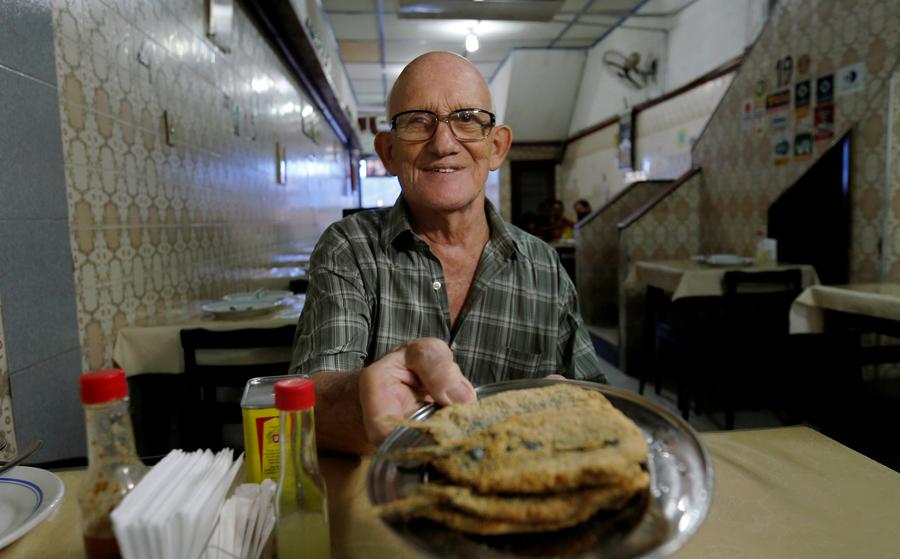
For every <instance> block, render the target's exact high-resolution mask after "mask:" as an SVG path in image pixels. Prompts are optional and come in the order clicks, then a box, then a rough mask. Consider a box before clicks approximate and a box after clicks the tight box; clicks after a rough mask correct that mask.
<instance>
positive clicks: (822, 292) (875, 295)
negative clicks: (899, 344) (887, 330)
mask: <svg viewBox="0 0 900 559" xmlns="http://www.w3.org/2000/svg"><path fill="white" fill-rule="evenodd" d="M826 310H831V311H840V312H845V313H852V314H859V315H864V316H869V317H872V318H881V319H886V320H897V321H900V284H898V283H851V284H845V285H813V286H810V287H808V288H807V289H806V290H804V291H803V293H801V294H800V296H799V297H797V299H796V300H795V301H794V304H793V305H792V306H791V332H792V333H798V334H799V333H820V332H823V331H824V311H826Z"/></svg>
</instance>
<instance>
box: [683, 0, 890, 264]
mask: <svg viewBox="0 0 900 559" xmlns="http://www.w3.org/2000/svg"><path fill="white" fill-rule="evenodd" d="M802 55H808V57H809V59H808V60H809V69H808V71H807V73H806V75H805V76H800V75H799V74H800V72H801V69H802V65H801V64H799V62H800V59H801V56H802ZM898 55H900V0H858V1H855V2H843V1H838V0H802V1H801V0H784V1H782V2H779V3H778V4H777V8H776V11H775V13H774V14H773V16H772V18H771V19H770V20H769V23H768V24H767V26H766V28H765V29H764V30H763V32H762V34H761V35H760V38H759V39H758V41H757V43H756V44H755V45H754V46H753V48H752V49H751V51H750V52H749V54H748V55H747V56H746V58H745V61H744V63H743V65H742V67H741V70H740V72H739V74H738V76H737V77H736V78H735V80H734V82H733V83H732V86H731V88H730V89H729V90H728V92H727V93H726V95H725V97H724V98H723V101H722V103H721V104H720V106H719V108H718V109H717V111H716V113H715V114H714V115H713V117H712V118H711V119H710V122H709V124H708V125H707V128H706V131H705V132H704V134H703V135H702V136H701V138H700V140H699V141H698V142H697V144H696V145H695V148H694V152H693V158H694V164H695V165H696V166H700V167H702V169H703V176H704V185H703V191H702V200H701V209H700V212H701V218H702V230H701V250H702V251H703V252H729V253H739V254H752V249H753V245H754V243H755V237H754V234H755V232H756V231H758V230H764V229H765V226H766V211H767V209H768V207H769V205H770V204H771V203H772V202H773V201H774V200H775V199H776V198H777V197H778V196H779V195H780V194H781V193H782V192H783V191H784V190H785V189H786V188H787V187H789V186H790V185H791V184H792V183H793V182H794V181H795V180H796V179H797V178H799V177H800V176H801V175H802V174H803V172H804V171H805V170H806V169H807V168H808V167H809V166H810V165H811V164H812V162H813V161H815V158H816V157H817V156H818V155H820V154H822V153H823V152H824V151H825V149H827V147H828V145H829V141H828V140H826V141H820V142H816V145H815V152H814V154H813V157H812V158H811V159H806V160H802V159H800V158H797V157H789V158H788V160H787V161H786V162H785V163H786V164H782V165H775V164H774V163H775V161H774V157H773V144H774V143H775V140H776V135H777V134H779V133H780V132H779V131H778V130H775V129H774V117H773V116H771V115H767V116H766V117H765V119H763V120H762V126H761V127H760V129H759V132H757V130H756V127H755V126H752V125H751V126H749V127H745V126H744V125H743V124H742V122H743V121H742V114H741V108H742V104H743V103H744V101H745V100H746V99H752V98H753V96H754V92H755V90H756V88H758V87H759V85H760V84H761V85H763V86H764V88H762V89H764V91H765V92H772V91H774V90H775V89H776V79H777V77H778V76H777V74H776V64H777V63H778V61H779V60H781V59H783V58H784V57H787V56H791V57H792V61H793V63H794V64H793V74H792V76H791V77H790V79H788V80H787V81H788V82H789V83H790V84H796V83H797V82H798V81H801V80H805V79H810V80H812V82H813V83H815V80H816V79H817V78H819V77H822V76H827V75H835V76H837V75H838V72H839V70H840V69H841V68H844V67H847V66H849V65H852V64H856V63H861V64H862V69H863V75H864V88H863V89H862V90H861V91H855V92H851V93H847V94H846V95H840V92H838V94H837V95H835V97H834V103H835V118H834V131H835V132H834V138H840V137H841V136H842V135H843V134H844V132H846V131H847V130H850V129H851V128H852V130H853V148H852V154H851V158H852V160H853V163H852V165H853V168H852V177H851V189H852V206H853V208H852V212H853V215H852V222H853V225H852V233H851V235H852V239H851V242H852V245H851V270H850V277H851V281H873V280H878V279H879V276H880V272H881V262H880V259H879V253H878V245H879V239H880V238H881V236H882V230H883V223H882V216H881V208H882V207H895V206H896V205H897V202H896V198H895V195H894V191H895V190H896V188H895V187H896V184H897V183H896V181H894V182H893V183H892V184H891V183H888V181H887V177H886V175H885V169H886V161H885V156H886V152H887V149H886V147H887V146H886V141H887V138H888V134H887V126H886V122H885V120H886V115H887V114H888V112H887V111H888V99H887V96H888V90H889V87H888V83H889V81H890V77H891V75H892V73H893V72H894V71H895V69H896V68H897V65H898ZM837 81H839V80H837V79H836V82H837ZM815 104H816V99H815V96H813V99H812V101H811V104H810V106H811V108H812V107H814V106H815ZM791 109H792V110H790V111H789V112H787V113H782V114H785V115H787V116H788V119H787V122H786V124H787V127H786V129H787V132H788V133H792V132H793V131H794V130H795V129H796V124H795V121H796V117H795V114H794V111H793V107H791ZM885 240H886V241H887V240H888V239H885ZM892 246H893V248H891V249H890V253H889V257H888V258H889V259H890V260H891V261H896V257H895V256H893V254H894V251H896V250H897V248H896V247H897V245H896V244H892ZM896 277H897V276H894V279H896Z"/></svg>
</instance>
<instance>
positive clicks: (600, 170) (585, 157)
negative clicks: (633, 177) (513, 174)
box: [557, 124, 625, 208]
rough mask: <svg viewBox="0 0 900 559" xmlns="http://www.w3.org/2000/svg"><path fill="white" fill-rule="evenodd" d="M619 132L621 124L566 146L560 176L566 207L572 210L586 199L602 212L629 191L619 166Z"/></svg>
mask: <svg viewBox="0 0 900 559" xmlns="http://www.w3.org/2000/svg"><path fill="white" fill-rule="evenodd" d="M618 130H619V126H618V124H613V125H610V126H607V127H605V128H602V129H600V130H598V131H597V132H594V133H593V134H590V135H588V136H585V137H584V138H580V139H578V140H575V141H574V142H571V143H570V144H569V145H567V146H566V152H565V154H564V156H563V160H562V162H561V163H560V165H559V167H558V172H557V184H558V191H559V198H560V199H561V200H563V205H564V206H566V207H567V208H571V207H572V204H573V203H574V202H575V200H580V199H582V198H583V199H585V200H587V201H588V202H590V203H591V207H592V208H599V207H600V206H602V205H603V204H605V203H606V202H608V201H609V200H610V199H612V197H613V196H615V195H616V194H617V193H619V192H620V191H621V190H622V189H623V188H624V187H625V183H624V181H623V180H622V173H621V172H620V171H619V168H618V164H617V162H616V153H617V151H616V135H617V134H618ZM567 202H568V203H567Z"/></svg>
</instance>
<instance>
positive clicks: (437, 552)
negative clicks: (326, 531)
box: [368, 379, 714, 559]
mask: <svg viewBox="0 0 900 559" xmlns="http://www.w3.org/2000/svg"><path fill="white" fill-rule="evenodd" d="M558 382H569V383H572V384H577V385H578V386H582V387H584V388H587V389H590V390H597V391H598V392H601V393H603V394H604V395H605V396H606V397H607V398H608V399H609V401H610V402H611V403H612V404H613V405H614V406H615V407H617V408H618V409H619V410H621V411H622V413H624V414H625V415H627V416H628V417H629V418H631V419H632V421H634V422H635V423H636V424H637V425H638V426H639V427H640V428H641V430H642V431H643V432H644V435H645V436H646V438H647V443H648V445H649V449H650V456H649V459H648V464H647V466H648V469H649V471H650V478H651V481H650V492H649V496H648V497H649V498H648V499H647V500H646V501H645V502H644V503H641V505H640V508H639V509H635V510H633V511H632V512H631V513H630V518H624V517H625V516H629V514H627V513H623V514H622V515H621V516H623V518H620V519H613V520H610V519H608V518H607V519H601V520H590V521H588V522H586V523H584V524H582V525H580V526H577V527H575V528H569V529H567V530H562V531H559V532H552V533H542V534H526V535H518V536H472V535H468V534H464V533H461V532H457V531H454V530H451V529H449V528H446V527H444V526H442V525H440V524H437V523H433V522H430V521H425V520H413V521H406V522H404V521H396V522H390V523H388V525H389V526H390V527H391V529H392V530H393V531H394V532H395V533H397V534H398V535H399V536H400V537H401V538H403V539H404V540H406V541H407V542H409V543H410V544H411V545H412V546H414V547H415V548H418V550H419V551H421V552H423V553H424V554H425V555H430V556H434V557H459V558H467V559H468V558H471V557H479V558H481V557H484V558H517V557H579V558H588V557H603V558H604V559H610V558H615V559H631V558H636V557H642V558H659V557H668V556H669V555H671V554H672V553H674V552H675V551H676V550H678V549H680V548H681V547H682V546H683V545H684V544H685V543H686V542H687V541H688V540H689V539H690V538H691V536H692V535H693V534H694V533H695V532H696V531H697V529H698V528H699V527H700V525H701V524H702V523H703V520H704V519H705V518H706V514H707V512H708V511H709V507H710V504H711V502H712V497H713V482H714V480H713V478H714V475H713V464H712V459H711V457H710V456H709V453H708V452H707V450H706V448H705V447H704V446H703V443H702V442H701V441H700V439H699V437H698V436H697V433H696V432H695V431H694V430H693V429H692V428H691V427H690V426H689V425H688V424H687V423H686V422H685V421H684V420H683V419H681V418H680V417H678V416H677V415H675V414H673V413H671V412H670V411H669V410H667V409H665V408H663V407H661V406H659V405H657V404H655V403H653V402H651V401H649V400H647V399H645V398H643V397H641V396H638V395H636V394H632V393H630V392H625V391H623V390H618V389H615V388H611V387H609V386H605V385H601V384H595V383H591V382H581V381H559V380H549V379H529V380H517V381H507V382H500V383H496V384H489V385H485V386H480V387H478V388H477V389H476V392H477V393H478V397H479V398H489V397H491V396H493V395H495V394H497V393H500V392H504V391H506V390H520V389H523V388H535V387H539V386H547V385H550V384H554V383H558ZM437 409H438V408H437V407H436V406H434V405H428V406H424V407H422V408H420V409H419V410H417V411H416V412H415V413H413V414H412V416H411V419H414V420H417V421H423V420H425V419H427V418H429V417H431V415H433V414H434V412H435V411H437ZM431 442H432V441H431V439H430V437H429V436H428V435H426V434H423V433H421V432H419V431H417V430H414V429H410V428H408V427H400V428H398V429H396V430H394V432H393V433H391V435H390V436H388V438H387V439H386V440H385V441H384V442H383V443H382V444H381V446H380V447H379V449H378V451H377V452H376V453H375V455H374V456H373V457H372V462H371V465H370V467H369V475H368V490H369V500H370V501H371V502H372V503H373V504H375V505H379V504H383V503H388V502H390V501H393V500H395V499H400V498H403V497H406V496H409V495H410V494H412V493H414V491H415V488H416V486H418V485H421V484H423V483H428V477H429V475H430V474H429V472H430V470H429V468H428V467H427V466H425V465H422V464H419V463H417V462H398V461H396V460H393V459H391V457H390V455H391V453H392V452H394V451H396V450H398V449H402V448H407V447H414V446H422V445H426V444H430V443H431ZM635 511H636V512H635Z"/></svg>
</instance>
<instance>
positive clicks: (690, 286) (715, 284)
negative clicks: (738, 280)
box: [625, 259, 819, 301]
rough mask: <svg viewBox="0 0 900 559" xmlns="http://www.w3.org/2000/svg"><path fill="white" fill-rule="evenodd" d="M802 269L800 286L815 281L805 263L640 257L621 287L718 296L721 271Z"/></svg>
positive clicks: (676, 294)
mask: <svg viewBox="0 0 900 559" xmlns="http://www.w3.org/2000/svg"><path fill="white" fill-rule="evenodd" d="M797 268H799V269H800V270H801V271H802V273H803V286H804V287H806V286H809V285H814V284H817V283H819V277H818V275H817V274H816V269H815V268H814V267H813V266H811V265H809V264H788V263H781V264H774V265H767V266H756V265H749V266H739V265H727V266H719V265H715V266H714V265H710V264H706V263H704V262H700V261H697V260H690V259H686V260H640V261H638V262H636V263H635V264H634V266H633V267H632V268H631V270H630V271H629V273H628V277H627V278H626V279H625V287H628V288H636V287H646V286H649V287H658V288H660V289H662V290H663V291H665V292H667V293H671V294H672V300H673V301H674V300H675V299H680V298H682V297H721V296H722V277H723V276H724V275H725V272H731V271H739V272H751V273H753V272H772V271H777V270H795V269H797Z"/></svg>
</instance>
